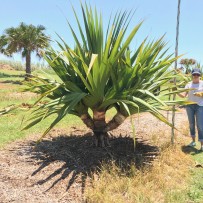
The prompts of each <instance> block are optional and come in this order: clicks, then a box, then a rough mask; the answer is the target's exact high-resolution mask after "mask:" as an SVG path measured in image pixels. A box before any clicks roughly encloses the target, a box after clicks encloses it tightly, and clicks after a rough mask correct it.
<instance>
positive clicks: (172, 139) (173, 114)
mask: <svg viewBox="0 0 203 203" xmlns="http://www.w3.org/2000/svg"><path fill="white" fill-rule="evenodd" d="M180 3H181V0H178V11H177V24H176V47H175V57H177V56H178V39H179V21H180ZM175 70H177V59H176V60H175ZM174 85H176V78H174ZM175 98H176V94H174V95H173V100H175ZM174 127H175V106H173V111H172V131H171V143H172V144H174V135H175V133H174Z"/></svg>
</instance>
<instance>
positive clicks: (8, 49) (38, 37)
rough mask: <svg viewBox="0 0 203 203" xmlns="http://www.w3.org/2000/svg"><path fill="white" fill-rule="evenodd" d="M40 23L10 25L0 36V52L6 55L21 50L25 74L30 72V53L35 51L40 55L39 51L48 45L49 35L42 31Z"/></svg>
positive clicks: (43, 28)
mask: <svg viewBox="0 0 203 203" xmlns="http://www.w3.org/2000/svg"><path fill="white" fill-rule="evenodd" d="M44 31H45V27H44V26H42V25H38V26H34V25H26V24H25V23H20V25H19V26H18V27H16V28H14V27H11V28H8V29H6V30H5V32H4V34H3V35H2V36H0V52H1V53H3V54H5V55H6V56H12V55H13V54H14V53H17V52H21V54H22V57H23V58H24V57H25V59H26V75H27V76H28V75H30V74H31V53H32V52H36V54H37V56H39V57H41V54H40V51H41V50H42V49H44V48H47V47H48V46H49V42H50V37H48V36H47V35H45V33H44Z"/></svg>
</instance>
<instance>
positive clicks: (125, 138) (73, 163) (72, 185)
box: [0, 109, 187, 203]
mask: <svg viewBox="0 0 203 203" xmlns="http://www.w3.org/2000/svg"><path fill="white" fill-rule="evenodd" d="M133 120H134V121H135V128H136V147H135V148H134V139H133V136H132V128H131V123H130V120H129V119H127V120H126V121H125V122H124V123H123V124H122V125H121V126H120V127H119V128H118V129H116V130H114V131H113V132H112V137H111V138H110V144H111V146H110V147H106V148H96V147H94V145H92V143H93V136H92V133H91V132H90V131H89V130H88V129H87V128H85V127H83V126H81V127H80V126H77V127H72V128H71V130H67V131H66V130H60V129H54V130H52V131H51V133H49V135H48V136H47V137H46V138H45V139H44V140H43V141H42V142H41V143H39V144H38V145H36V140H37V138H39V136H40V135H31V136H30V137H28V138H26V139H25V140H18V141H16V142H14V143H11V144H9V145H7V146H6V147H5V148H4V149H2V150H1V151H0V202H1V203H7V202H16V203H28V202H29V203H56V202H60V203H63V202H64V203H65V202H71V203H79V202H85V200H84V192H85V190H86V188H88V186H89V185H91V180H92V177H93V176H95V175H96V176H97V175H98V174H99V172H100V170H101V163H109V162H112V161H113V162H114V163H116V164H117V165H118V167H120V168H121V170H123V171H125V173H126V175H128V174H127V172H126V171H127V169H128V167H129V165H130V164H134V165H135V166H136V167H137V168H138V169H143V168H144V167H148V166H149V165H151V163H153V160H154V159H156V158H157V156H158V155H159V153H160V148H161V146H163V144H164V143H169V142H170V132H171V129H170V128H169V127H168V126H166V125H165V124H163V123H161V122H160V121H158V120H157V119H155V118H153V117H152V116H151V115H150V114H148V113H143V114H140V116H139V121H138V116H134V118H133ZM186 122H187V116H186V114H185V110H184V109H181V110H180V112H178V113H177V114H176V126H177V127H178V128H182V127H183V128H184V127H185V123H186ZM176 136H179V138H180V139H182V140H184V139H187V138H186V136H185V135H183V134H181V133H180V132H176Z"/></svg>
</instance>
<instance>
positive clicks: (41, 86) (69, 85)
mask: <svg viewBox="0 0 203 203" xmlns="http://www.w3.org/2000/svg"><path fill="white" fill-rule="evenodd" d="M81 8H82V14H83V23H84V24H83V25H81V23H80V22H81V21H80V20H79V19H78V17H77V14H76V12H75V11H74V13H75V17H76V22H77V25H78V29H79V36H77V35H76V32H75V31H74V30H73V28H72V26H71V25H70V24H69V27H70V30H71V32H72V35H73V38H74V40H75V48H73V49H72V48H71V47H70V46H69V45H68V44H67V43H66V42H65V41H63V40H62V39H61V40H62V43H60V42H58V45H59V47H60V49H61V51H55V50H53V49H50V50H48V51H46V53H45V55H44V58H45V59H46V61H47V62H48V63H49V65H50V66H51V67H52V69H53V70H54V71H55V73H56V74H57V75H58V76H59V78H60V81H57V82H56V81H50V80H48V79H46V78H41V77H33V78H32V79H31V80H32V83H31V84H30V83H29V84H28V85H30V89H29V90H31V91H33V92H36V93H39V94H41V97H40V99H39V100H38V101H37V102H36V103H38V102H39V101H40V100H41V99H43V98H49V102H48V103H45V104H44V105H42V106H40V107H39V106H38V107H36V109H35V110H34V111H33V112H32V114H31V117H30V118H29V119H28V122H29V123H28V124H27V126H26V127H25V128H24V129H28V128H30V127H32V126H33V125H35V124H37V123H39V122H40V121H42V120H43V119H45V118H47V117H49V116H50V115H52V114H55V115H56V118H55V120H53V122H52V123H51V125H50V126H49V128H48V129H47V130H46V131H45V132H44V134H43V135H42V137H41V139H42V138H43V137H44V136H45V135H46V134H47V133H48V132H49V131H50V130H51V129H52V128H53V127H54V126H55V125H56V124H57V123H58V122H59V121H60V120H61V119H62V118H63V117H64V116H66V115H67V114H74V115H76V116H78V117H80V118H81V119H82V121H83V122H84V124H86V126H87V127H89V128H90V129H92V131H93V132H94V135H95V138H96V139H95V140H96V145H97V146H105V145H106V144H108V132H109V131H111V130H113V129H115V128H117V127H118V126H119V125H121V124H122V123H123V121H124V120H125V119H126V118H127V117H128V116H130V115H133V114H135V113H139V112H146V111H147V112H150V113H151V114H153V115H154V116H155V117H157V118H158V119H160V120H161V121H163V122H165V123H167V124H168V125H170V123H169V122H168V121H167V119H166V118H165V116H164V115H163V114H162V113H161V112H160V111H159V110H160V109H162V110H163V109H168V105H169V104H171V103H177V101H174V102H171V103H170V102H167V101H162V100H161V99H160V98H161V97H162V96H163V95H164V94H160V95H159V96H155V95H154V94H153V92H154V91H155V90H157V88H159V87H160V86H162V85H163V84H165V83H167V82H168V81H169V80H170V79H171V78H173V77H174V71H169V67H170V65H171V64H172V63H173V62H174V61H175V60H176V58H173V57H172V54H171V55H166V52H167V50H166V49H165V45H166V43H165V42H164V41H163V37H161V38H160V39H158V40H156V41H149V42H147V39H144V41H143V42H141V44H140V45H139V46H138V47H137V49H136V50H135V51H131V50H130V47H129V46H130V43H131V42H132V39H133V38H134V37H135V35H136V33H137V31H138V30H139V28H140V26H141V25H142V22H140V23H139V24H138V25H136V26H135V27H134V28H133V29H132V31H131V33H130V34H129V35H128V36H127V37H126V36H125V34H126V31H127V28H128V25H129V22H130V19H131V17H132V16H131V14H130V13H127V12H124V13H118V14H117V15H115V17H114V18H113V25H112V26H111V22H112V21H111V20H110V21H109V25H108V29H107V31H106V32H104V30H103V24H102V17H101V15H100V16H98V13H97V11H96V10H95V12H93V11H92V9H91V7H90V8H89V7H87V5H85V6H83V5H82V6H81ZM83 28H84V30H83ZM104 35H105V38H104ZM133 48H135V47H133ZM111 108H115V109H116V111H117V113H116V115H115V116H114V117H113V118H112V120H110V121H109V122H106V119H105V116H106V112H107V110H109V109H111ZM89 110H91V111H92V114H91V113H90V111H89ZM41 139H40V140H41Z"/></svg>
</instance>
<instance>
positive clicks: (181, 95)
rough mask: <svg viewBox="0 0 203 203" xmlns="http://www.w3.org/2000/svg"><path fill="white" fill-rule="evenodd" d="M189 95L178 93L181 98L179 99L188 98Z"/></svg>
mask: <svg viewBox="0 0 203 203" xmlns="http://www.w3.org/2000/svg"><path fill="white" fill-rule="evenodd" d="M187 95H188V92H182V93H178V96H179V97H182V98H185V97H187Z"/></svg>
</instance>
